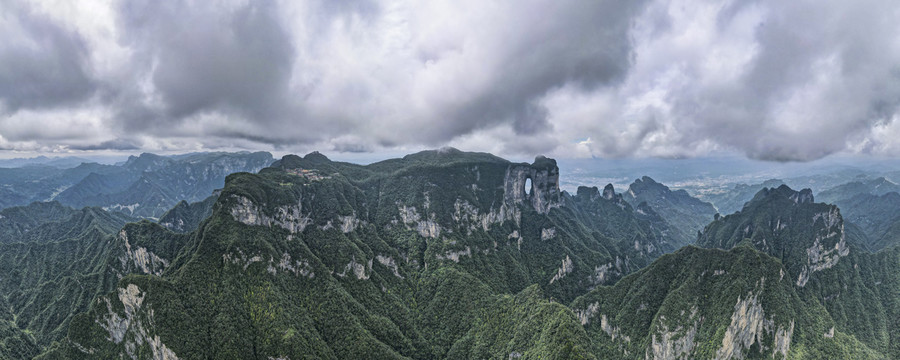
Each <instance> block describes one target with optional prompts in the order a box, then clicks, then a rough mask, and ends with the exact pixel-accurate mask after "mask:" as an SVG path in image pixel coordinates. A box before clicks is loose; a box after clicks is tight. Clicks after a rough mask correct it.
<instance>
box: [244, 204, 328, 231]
mask: <svg viewBox="0 0 900 360" xmlns="http://www.w3.org/2000/svg"><path fill="white" fill-rule="evenodd" d="M233 198H234V199H235V200H236V201H237V204H236V205H235V206H234V207H232V208H231V216H232V217H234V219H235V220H236V221H240V222H242V223H244V224H247V225H261V226H270V227H271V226H279V227H281V228H284V229H286V230H287V231H290V232H291V233H299V232H303V230H304V229H306V226H307V225H309V224H310V223H311V222H312V219H311V218H310V217H309V215H303V213H302V210H303V205H302V199H299V200H298V201H297V205H292V206H291V205H284V206H279V207H277V208H275V211H274V213H273V214H272V215H267V214H266V212H265V211H264V210H263V209H262V208H261V207H260V206H258V205H257V204H254V203H253V201H252V200H250V199H248V198H246V197H243V196H239V195H233Z"/></svg>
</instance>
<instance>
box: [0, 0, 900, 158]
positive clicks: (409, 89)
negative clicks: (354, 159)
mask: <svg viewBox="0 0 900 360" xmlns="http://www.w3.org/2000/svg"><path fill="white" fill-rule="evenodd" d="M897 19H900V2H897V1H894V0H877V1H876V0H858V1H852V2H848V1H783V0H772V1H768V0H759V1H705V0H648V1H618V0H591V1H535V0H524V1H484V0H477V1H470V0H452V1H424V2H423V1H299V2H298V1H283V2H282V1H250V0H242V1H232V0H228V1H217V2H214V1H155V0H144V1H140V0H138V1H108V0H85V1H76V2H72V1H61V0H60V1H56V0H47V1H29V2H24V1H22V2H19V1H17V0H10V1H3V2H0V34H3V39H4V41H2V42H0V149H6V150H19V151H26V152H28V151H31V152H48V151H55V152H65V151H97V150H111V151H138V150H143V151H197V150H216V149H241V148H244V149H254V150H256V149H259V150H279V151H297V152H305V151H309V150H314V149H319V150H324V151H343V152H371V151H375V152H377V151H396V150H397V149H407V148H408V149H418V148H423V147H440V146H445V145H450V146H456V147H459V148H462V149H465V150H478V151H490V152H494V153H498V154H501V155H509V156H519V155H534V154H537V153H543V154H549V155H553V156H557V157H591V156H594V157H632V156H636V157H646V156H658V157H690V156H703V155H710V154H715V153H719V152H739V153H743V154H746V155H747V156H749V157H752V158H758V159H769V160H813V159H817V158H821V157H823V156H827V155H829V154H834V153H862V154H876V155H889V156H897V155H900V140H898V139H900V22H898V21H897Z"/></svg>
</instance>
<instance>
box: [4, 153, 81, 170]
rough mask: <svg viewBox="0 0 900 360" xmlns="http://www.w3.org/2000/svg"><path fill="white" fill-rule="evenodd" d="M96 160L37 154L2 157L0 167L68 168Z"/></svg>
mask: <svg viewBox="0 0 900 360" xmlns="http://www.w3.org/2000/svg"><path fill="white" fill-rule="evenodd" d="M90 162H95V161H92V160H90V159H85V158H81V157H77V156H59V157H47V156H37V157H33V158H15V159H0V167H2V168H18V167H23V166H37V165H42V166H50V167H55V168H60V169H68V168H73V167H76V166H78V165H81V164H83V163H90Z"/></svg>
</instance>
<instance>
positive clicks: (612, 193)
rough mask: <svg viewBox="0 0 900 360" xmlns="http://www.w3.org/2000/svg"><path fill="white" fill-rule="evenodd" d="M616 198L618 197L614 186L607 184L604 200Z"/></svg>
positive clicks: (604, 190) (604, 189)
mask: <svg viewBox="0 0 900 360" xmlns="http://www.w3.org/2000/svg"><path fill="white" fill-rule="evenodd" d="M614 197H616V190H615V189H614V188H613V185H612V184H606V187H604V188H603V198H604V199H606V200H612V199H613V198H614Z"/></svg>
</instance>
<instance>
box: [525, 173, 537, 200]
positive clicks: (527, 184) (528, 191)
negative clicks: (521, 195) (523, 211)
mask: <svg viewBox="0 0 900 360" xmlns="http://www.w3.org/2000/svg"><path fill="white" fill-rule="evenodd" d="M532 186H533V185H532V184H531V178H530V177H528V178H525V186H524V187H523V188H522V191H524V192H525V198H526V199H529V198H531V194H532V193H533V190H534V188H533V187H532Z"/></svg>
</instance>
